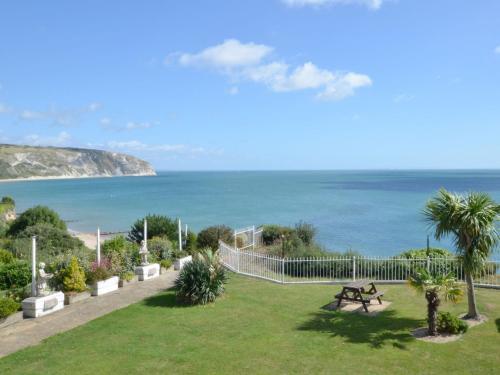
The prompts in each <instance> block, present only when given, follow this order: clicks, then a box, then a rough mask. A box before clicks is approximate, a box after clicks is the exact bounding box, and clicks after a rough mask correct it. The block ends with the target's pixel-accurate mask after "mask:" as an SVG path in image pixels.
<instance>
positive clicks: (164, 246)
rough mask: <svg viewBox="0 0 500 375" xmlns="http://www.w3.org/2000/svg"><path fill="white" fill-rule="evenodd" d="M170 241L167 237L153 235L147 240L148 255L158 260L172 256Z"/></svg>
mask: <svg viewBox="0 0 500 375" xmlns="http://www.w3.org/2000/svg"><path fill="white" fill-rule="evenodd" d="M172 249H173V246H172V242H170V241H169V240H168V238H167V237H153V238H152V239H151V240H149V241H148V251H149V256H152V257H153V258H155V259H157V260H160V259H170V258H171V257H172Z"/></svg>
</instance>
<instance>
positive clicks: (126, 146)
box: [107, 140, 222, 157]
mask: <svg viewBox="0 0 500 375" xmlns="http://www.w3.org/2000/svg"><path fill="white" fill-rule="evenodd" d="M107 146H108V147H109V148H110V149H112V150H120V151H140V152H154V153H167V154H175V155H186V156H191V157H193V156H203V155H219V154H221V153H222V150H209V149H206V148H204V147H198V146H190V145H185V144H156V145H154V144H153V145H150V144H146V143H143V142H141V141H138V140H131V141H109V142H108V144H107Z"/></svg>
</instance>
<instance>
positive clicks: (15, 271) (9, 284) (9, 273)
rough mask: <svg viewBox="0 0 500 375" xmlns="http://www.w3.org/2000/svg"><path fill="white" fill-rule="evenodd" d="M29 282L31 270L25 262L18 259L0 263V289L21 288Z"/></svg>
mask: <svg viewBox="0 0 500 375" xmlns="http://www.w3.org/2000/svg"><path fill="white" fill-rule="evenodd" d="M30 282H31V271H30V267H29V265H28V263H27V262H25V261H22V260H18V261H15V262H12V263H7V264H1V265H0V290H1V289H11V288H22V287H25V286H26V285H28V284H29V283H30Z"/></svg>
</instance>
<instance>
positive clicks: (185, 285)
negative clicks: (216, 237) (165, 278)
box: [175, 249, 227, 305]
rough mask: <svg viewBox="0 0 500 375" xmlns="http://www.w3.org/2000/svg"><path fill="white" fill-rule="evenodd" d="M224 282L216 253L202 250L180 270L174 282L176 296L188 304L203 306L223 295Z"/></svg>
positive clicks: (222, 271) (223, 275)
mask: <svg viewBox="0 0 500 375" xmlns="http://www.w3.org/2000/svg"><path fill="white" fill-rule="evenodd" d="M226 280H227V277H226V273H225V270H224V267H223V266H222V264H221V262H220V260H219V256H218V255H217V253H216V252H214V251H212V250H211V249H204V250H202V251H201V252H200V253H199V254H197V255H196V256H195V257H194V259H193V260H192V261H191V262H189V263H187V264H186V265H185V266H184V267H183V268H182V270H181V272H180V274H179V277H178V278H177V280H176V281H175V286H176V288H177V296H178V298H179V299H181V300H182V301H184V302H187V303H190V304H201V305H205V304H207V303H210V302H214V301H215V300H216V298H217V297H219V296H220V295H222V294H223V293H224V284H225V283H226Z"/></svg>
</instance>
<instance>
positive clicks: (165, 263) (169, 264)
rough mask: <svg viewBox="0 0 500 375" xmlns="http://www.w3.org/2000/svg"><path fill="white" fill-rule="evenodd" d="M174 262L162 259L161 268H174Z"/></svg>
mask: <svg viewBox="0 0 500 375" xmlns="http://www.w3.org/2000/svg"><path fill="white" fill-rule="evenodd" d="M172 263H173V262H172V260H171V259H162V260H161V261H160V267H163V268H165V269H167V270H168V269H169V268H170V267H172Z"/></svg>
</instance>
